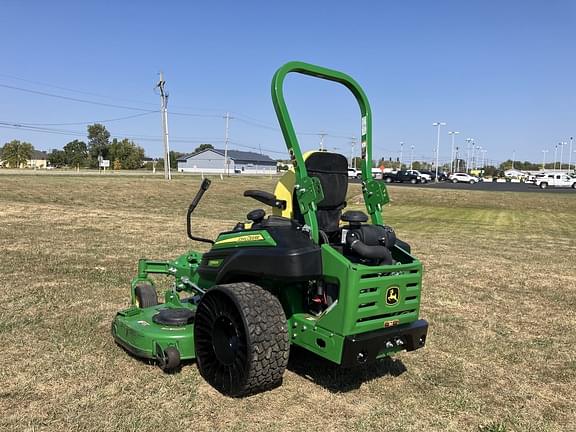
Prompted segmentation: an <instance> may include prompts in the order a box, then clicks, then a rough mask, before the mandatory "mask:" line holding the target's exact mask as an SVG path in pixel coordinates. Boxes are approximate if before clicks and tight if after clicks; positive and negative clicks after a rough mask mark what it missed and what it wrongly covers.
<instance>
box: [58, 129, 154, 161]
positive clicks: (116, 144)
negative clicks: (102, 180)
mask: <svg viewBox="0 0 576 432" xmlns="http://www.w3.org/2000/svg"><path fill="white" fill-rule="evenodd" d="M87 132H88V136H87V138H88V143H85V142H84V141H79V140H74V141H70V142H69V143H68V144H66V145H65V146H64V148H63V149H62V150H52V152H51V153H49V154H48V162H50V165H52V166H56V167H58V166H69V167H73V168H76V169H80V168H82V167H89V168H98V167H99V164H100V160H102V159H104V160H109V161H110V165H111V167H112V168H114V169H115V170H118V169H138V168H142V164H143V161H144V157H145V156H144V149H143V148H142V147H140V146H139V145H137V144H136V143H134V141H131V140H129V139H128V138H124V139H121V140H119V139H117V138H113V139H112V140H110V132H108V130H107V129H106V126H104V125H102V124H100V123H94V124H92V125H90V126H88V128H87Z"/></svg>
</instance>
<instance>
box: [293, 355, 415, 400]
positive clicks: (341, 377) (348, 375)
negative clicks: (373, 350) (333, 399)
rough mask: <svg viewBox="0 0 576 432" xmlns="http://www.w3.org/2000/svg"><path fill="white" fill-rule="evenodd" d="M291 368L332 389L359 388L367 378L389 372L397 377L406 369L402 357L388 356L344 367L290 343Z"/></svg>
mask: <svg viewBox="0 0 576 432" xmlns="http://www.w3.org/2000/svg"><path fill="white" fill-rule="evenodd" d="M288 370H290V371H292V372H294V373H296V374H298V375H300V376H302V377H304V378H306V379H308V380H310V381H312V382H313V383H315V384H317V385H320V386H322V387H324V388H326V389H327V390H329V391H331V392H332V393H345V392H349V391H351V390H356V389H359V388H360V387H361V386H362V384H363V383H365V382H368V381H372V380H374V379H377V378H380V377H383V376H387V375H389V376H393V377H397V376H400V375H402V374H403V373H404V372H406V371H407V369H406V366H405V365H404V363H402V360H400V359H395V358H392V357H385V358H383V359H380V360H377V361H376V362H375V363H373V364H370V365H367V366H359V367H355V368H342V367H339V366H338V365H336V364H334V363H332V362H330V361H328V360H325V359H323V358H321V357H319V356H317V355H315V354H312V353H311V352H309V351H306V350H305V349H302V348H300V347H298V346H295V345H292V346H291V347H290V359H289V360H288Z"/></svg>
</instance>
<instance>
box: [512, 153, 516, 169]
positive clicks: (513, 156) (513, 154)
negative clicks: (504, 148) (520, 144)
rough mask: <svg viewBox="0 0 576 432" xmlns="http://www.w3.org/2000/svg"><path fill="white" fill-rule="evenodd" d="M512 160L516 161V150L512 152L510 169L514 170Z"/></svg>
mask: <svg viewBox="0 0 576 432" xmlns="http://www.w3.org/2000/svg"><path fill="white" fill-rule="evenodd" d="M514 159H516V150H512V169H514Z"/></svg>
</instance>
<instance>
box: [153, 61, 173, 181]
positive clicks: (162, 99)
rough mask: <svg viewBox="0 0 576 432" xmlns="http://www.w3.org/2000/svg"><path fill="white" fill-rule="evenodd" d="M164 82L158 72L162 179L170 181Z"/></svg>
mask: <svg viewBox="0 0 576 432" xmlns="http://www.w3.org/2000/svg"><path fill="white" fill-rule="evenodd" d="M165 85H166V81H164V74H163V73H162V72H160V80H159V81H158V84H156V87H157V88H158V89H159V90H160V108H161V113H162V141H163V142H164V179H166V180H171V179H172V173H171V172H170V143H169V141H168V93H167V92H166V90H165V89H164V87H165Z"/></svg>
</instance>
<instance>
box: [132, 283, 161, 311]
mask: <svg viewBox="0 0 576 432" xmlns="http://www.w3.org/2000/svg"><path fill="white" fill-rule="evenodd" d="M134 295H135V296H136V306H138V307H139V308H147V307H151V306H156V305H157V304H158V295H157V294H156V288H154V286H152V284H150V283H148V282H138V284H137V285H136V287H135V288H134Z"/></svg>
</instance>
